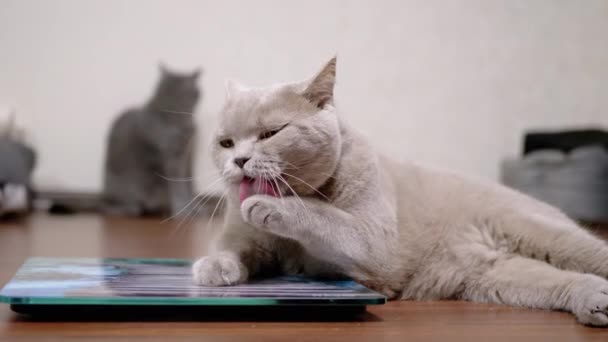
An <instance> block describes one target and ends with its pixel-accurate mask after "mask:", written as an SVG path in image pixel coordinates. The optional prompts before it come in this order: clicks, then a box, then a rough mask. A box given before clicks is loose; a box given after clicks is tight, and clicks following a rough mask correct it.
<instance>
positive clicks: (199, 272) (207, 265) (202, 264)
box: [192, 254, 247, 286]
mask: <svg viewBox="0 0 608 342" xmlns="http://www.w3.org/2000/svg"><path fill="white" fill-rule="evenodd" d="M192 276H193V278H194V282H195V283H196V284H197V285H202V286H226V285H236V284H239V283H242V282H244V281H245V280H247V268H245V266H244V265H243V264H242V263H241V262H240V261H239V260H238V259H237V258H236V257H233V256H231V255H224V254H218V255H211V256H206V257H203V258H201V259H199V260H198V261H197V262H195V263H194V265H192Z"/></svg>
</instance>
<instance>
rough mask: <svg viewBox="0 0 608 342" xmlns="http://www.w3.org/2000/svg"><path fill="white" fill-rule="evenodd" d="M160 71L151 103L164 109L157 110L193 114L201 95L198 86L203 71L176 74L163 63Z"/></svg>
mask: <svg viewBox="0 0 608 342" xmlns="http://www.w3.org/2000/svg"><path fill="white" fill-rule="evenodd" d="M159 70H160V79H159V81H158V84H157V86H156V91H155V93H154V95H153V98H152V101H151V102H152V103H153V104H154V105H155V106H156V107H162V108H157V109H160V110H166V111H175V112H188V113H191V112H193V111H194V108H195V106H196V103H197V102H198V99H199V97H200V95H201V92H200V90H199V88H198V85H197V83H198V79H199V76H200V74H201V70H200V69H196V70H194V71H192V72H188V73H183V72H176V71H173V70H170V69H169V68H167V66H165V65H164V64H162V63H161V64H160V65H159Z"/></svg>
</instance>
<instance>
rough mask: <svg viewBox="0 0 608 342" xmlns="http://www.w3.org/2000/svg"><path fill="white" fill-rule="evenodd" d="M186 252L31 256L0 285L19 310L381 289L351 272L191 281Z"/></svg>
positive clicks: (204, 302) (345, 296)
mask: <svg viewBox="0 0 608 342" xmlns="http://www.w3.org/2000/svg"><path fill="white" fill-rule="evenodd" d="M190 266H191V261H190V260H182V259H92V258H31V259H28V260H27V261H26V262H25V263H24V264H23V266H21V268H20V269H19V270H18V271H17V273H16V274H15V276H14V277H13V279H12V280H11V281H10V282H9V283H8V284H6V286H4V288H3V289H2V291H0V302H4V303H8V304H10V305H11V308H12V309H13V310H14V311H16V312H19V313H24V314H35V313H49V312H60V311H62V310H64V311H65V310H66V309H67V310H69V311H70V312H73V311H74V310H79V309H85V308H86V310H88V311H91V310H93V311H94V310H101V309H111V310H120V308H121V307H122V308H126V307H128V308H129V310H140V311H142V310H150V309H152V308H155V309H157V310H168V309H169V308H171V309H172V310H173V311H176V310H178V311H179V310H186V309H190V310H192V309H195V310H197V311H200V310H203V309H204V308H208V309H212V308H214V307H216V308H217V307H224V308H228V307H233V308H234V307H240V308H245V307H257V308H260V307H281V306H285V307H286V306H289V307H294V306H295V307H304V306H307V307H323V308H331V307H339V308H342V309H348V308H352V309H354V310H357V309H359V310H360V309H363V310H365V306H367V305H378V304H384V303H385V302H386V297H384V296H383V295H381V294H379V293H376V292H374V291H372V290H370V289H368V288H366V287H364V286H362V285H360V284H358V283H356V282H354V281H350V280H330V281H326V280H315V279H310V278H304V277H298V276H282V277H276V278H265V279H258V280H251V281H250V282H248V283H245V284H240V285H235V286H221V287H203V286H198V285H195V284H194V283H193V282H192V275H191V273H190Z"/></svg>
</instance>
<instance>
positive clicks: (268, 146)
mask: <svg viewBox="0 0 608 342" xmlns="http://www.w3.org/2000/svg"><path fill="white" fill-rule="evenodd" d="M335 71H336V61H335V59H334V60H332V61H330V62H329V63H328V64H327V65H326V66H325V67H324V68H323V69H322V70H321V72H319V73H318V74H317V75H316V76H314V77H313V78H311V79H310V80H308V81H305V82H296V83H290V84H281V85H276V86H272V87H267V88H247V87H244V86H235V85H229V86H228V100H227V101H226V105H225V106H224V108H223V110H222V112H221V116H220V127H219V130H218V131H217V133H216V134H217V135H216V138H215V139H216V143H215V144H214V145H213V146H214V148H213V158H214V161H215V163H216V165H217V166H218V168H219V169H220V171H221V174H222V177H223V179H224V181H225V183H226V187H227V207H226V213H225V224H224V229H223V231H222V234H221V235H220V236H219V238H218V240H217V241H215V242H214V243H212V244H211V250H210V253H209V254H208V255H206V256H204V257H203V258H201V259H200V260H199V261H197V262H196V263H195V264H194V265H193V269H192V271H193V276H194V280H195V282H196V283H198V284H200V285H204V286H217V285H232V284H236V283H240V282H244V281H246V280H247V279H249V278H250V277H252V276H258V275H263V274H273V273H274V274H276V273H287V274H294V273H296V274H298V273H300V274H307V275H311V276H337V277H341V276H348V277H351V278H354V279H356V280H358V281H360V282H362V283H364V284H366V285H367V286H369V287H371V288H374V289H376V290H378V291H380V292H382V293H384V294H386V295H387V296H388V297H390V298H391V299H423V300H429V299H433V300H435V299H448V298H449V299H463V300H470V301H476V302H486V303H502V304H510V305H520V306H528V307H533V308H543V309H557V310H565V311H569V312H572V313H574V314H575V315H576V317H577V318H578V320H579V321H580V322H582V323H585V324H590V325H596V326H608V281H607V280H606V278H607V277H608V245H607V244H606V242H604V241H602V240H600V239H598V238H596V237H594V236H593V235H591V234H590V233H588V232H587V231H586V230H584V229H582V228H581V227H580V226H579V225H577V224H576V223H575V222H574V221H572V220H571V219H569V218H568V217H567V216H566V215H564V214H563V213H562V212H560V211H559V210H558V209H556V208H553V207H551V206H549V205H547V204H545V203H542V202H540V201H537V200H535V199H532V198H530V197H528V196H525V195H523V194H521V193H518V192H515V191H513V190H510V189H507V188H505V187H503V186H500V185H498V184H493V183H490V182H485V181H481V180H474V179H470V178H467V177H463V176H459V175H456V174H453V173H450V172H446V171H440V170H434V169H431V168H428V167H423V166H420V165H417V164H415V163H409V162H408V163H397V162H395V161H393V160H391V159H390V158H387V157H385V156H383V155H381V154H379V153H377V152H376V151H375V150H374V149H373V147H372V146H371V145H370V144H369V143H368V142H367V140H366V139H365V138H364V137H363V136H362V135H361V134H359V133H357V131H355V130H354V129H353V128H351V127H350V126H349V125H348V124H346V122H345V120H344V117H343V116H342V115H341V114H342V113H339V112H338V110H337V109H336V107H335V106H334V100H333V97H334V80H335ZM368 115H374V113H368ZM386 124H387V125H390V124H392V123H391V122H387V123H386ZM296 195H297V196H296Z"/></svg>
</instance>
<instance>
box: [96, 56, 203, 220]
mask: <svg viewBox="0 0 608 342" xmlns="http://www.w3.org/2000/svg"><path fill="white" fill-rule="evenodd" d="M161 72H162V75H161V79H160V81H159V84H158V86H157V89H156V92H155V93H154V94H153V96H152V98H151V99H150V100H149V101H148V102H147V103H146V104H145V105H144V106H143V107H141V108H137V109H131V110H127V111H126V112H124V113H122V114H121V115H120V116H119V117H118V118H117V119H116V120H115V121H114V123H113V124H112V127H111V130H110V134H109V137H108V147H107V152H106V162H105V178H104V206H105V210H106V211H107V212H108V213H110V214H119V215H127V216H139V215H145V214H154V215H167V214H176V213H178V212H179V210H181V209H182V208H183V207H184V206H185V205H186V204H187V203H188V202H189V201H190V200H191V199H192V197H193V196H194V190H193V185H192V181H191V180H190V181H189V179H190V178H191V177H192V155H193V145H194V143H195V141H194V139H195V134H196V126H195V123H194V120H193V113H194V110H195V107H196V104H197V102H198V99H199V90H198V87H197V85H196V82H197V80H198V75H199V71H195V72H193V73H190V74H178V73H175V72H171V71H168V70H166V69H165V68H161Z"/></svg>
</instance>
